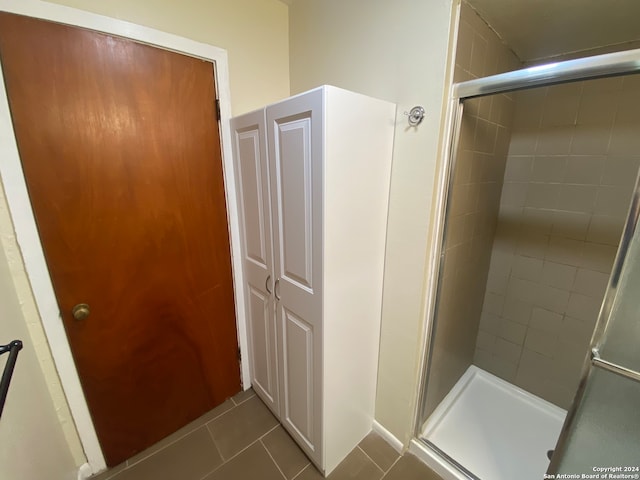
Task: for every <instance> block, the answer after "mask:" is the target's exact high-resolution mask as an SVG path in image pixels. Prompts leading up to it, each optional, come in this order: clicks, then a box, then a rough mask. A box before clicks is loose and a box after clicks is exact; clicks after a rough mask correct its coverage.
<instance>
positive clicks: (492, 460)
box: [412, 365, 567, 480]
mask: <svg viewBox="0 0 640 480" xmlns="http://www.w3.org/2000/svg"><path fill="white" fill-rule="evenodd" d="M566 414H567V412H566V411H565V410H563V409H561V408H559V407H557V406H555V405H553V404H551V403H549V402H547V401H545V400H543V399H541V398H539V397H536V396H535V395H532V394H531V393H529V392H526V391H524V390H522V389H520V388H518V387H516V386H514V385H511V384H510V383H508V382H505V381H504V380H502V379H500V378H498V377H496V376H494V375H491V374H490V373H488V372H485V371H484V370H482V369H480V368H478V367H476V366H475V365H472V366H471V367H469V369H468V370H467V371H466V372H465V374H464V375H463V376H462V377H461V378H460V380H458V383H456V385H455V386H454V387H453V388H452V389H451V391H450V392H449V394H448V395H447V396H446V397H445V399H444V400H443V401H442V403H440V405H438V407H437V408H436V410H435V411H434V412H433V414H432V415H431V417H429V419H428V420H427V422H426V423H425V425H424V428H423V430H422V436H421V437H422V438H423V439H425V440H428V441H429V442H431V443H432V444H433V445H435V446H436V447H437V448H439V449H440V450H441V451H443V452H444V453H446V454H447V455H448V456H449V457H451V458H453V459H454V460H455V461H456V462H458V463H459V464H460V465H462V466H463V467H464V468H465V469H466V470H468V471H469V472H471V473H472V474H473V475H474V476H476V477H477V478H479V479H481V480H513V479H516V478H517V479H518V480H540V479H541V478H543V476H544V473H545V472H546V470H547V467H548V465H549V460H548V458H547V451H548V450H551V449H553V448H555V445H556V441H557V439H558V435H559V434H560V429H561V428H562V423H563V422H564V418H565V416H566ZM415 449H416V445H413V446H412V450H414V451H415ZM422 450H423V451H422V452H415V453H417V454H418V455H419V456H421V457H422V458H423V460H425V461H426V462H427V463H428V464H431V466H432V467H433V468H434V470H436V471H437V472H438V473H440V474H441V475H444V476H445V478H447V479H448V480H449V479H450V480H457V479H467V478H468V477H467V476H465V475H462V473H461V472H459V471H458V470H457V469H453V468H450V467H448V466H447V464H446V462H442V461H441V460H440V459H439V458H438V456H437V455H436V454H435V453H434V452H433V451H429V450H430V449H429V448H422Z"/></svg>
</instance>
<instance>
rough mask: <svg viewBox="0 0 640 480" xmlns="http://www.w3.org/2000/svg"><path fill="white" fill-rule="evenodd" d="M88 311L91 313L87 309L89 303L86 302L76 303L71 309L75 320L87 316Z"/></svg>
mask: <svg viewBox="0 0 640 480" xmlns="http://www.w3.org/2000/svg"><path fill="white" fill-rule="evenodd" d="M89 313H91V312H90V310H89V305H87V304H86V303H79V304H78V305H76V306H75V307H73V310H71V314H72V315H73V318H75V319H76V320H84V319H85V318H87V317H88V316H89Z"/></svg>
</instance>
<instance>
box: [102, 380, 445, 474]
mask: <svg viewBox="0 0 640 480" xmlns="http://www.w3.org/2000/svg"><path fill="white" fill-rule="evenodd" d="M322 478H323V477H322V475H320V473H319V472H318V471H317V470H316V469H315V467H314V466H313V465H312V464H311V463H310V462H309V460H308V459H307V457H306V456H305V455H304V453H302V451H301V450H300V449H299V448H298V446H297V445H296V444H295V443H294V441H293V440H292V439H291V438H290V437H289V435H288V434H287V432H286V431H285V430H284V429H283V428H282V426H281V425H280V424H279V423H278V421H277V420H276V418H275V417H274V416H273V415H272V414H271V412H270V411H269V409H268V408H267V407H266V406H265V405H264V404H263V403H262V402H261V401H260V399H259V398H258V397H257V396H256V395H255V394H254V392H253V390H247V391H246V392H241V393H239V394H238V395H236V396H235V397H233V398H231V399H229V400H227V401H226V402H224V403H223V404H222V405H220V406H218V407H216V408H215V409H213V410H212V411H211V412H209V413H207V414H205V415H204V416H202V417H201V418H199V419H198V420H196V421H194V422H192V423H190V424H189V425H187V426H185V427H184V428H182V429H180V430H179V431H177V432H176V433H174V434H172V435H171V436H169V437H167V438H165V439H164V440H162V441H160V442H159V443H157V444H156V445H154V446H152V447H151V448H149V449H147V450H145V451H144V452H142V453H139V454H138V455H136V456H135V457H133V458H131V459H129V460H127V461H126V462H125V463H123V464H122V465H119V466H117V467H115V468H113V469H111V470H109V471H107V472H103V473H101V474H99V475H97V476H94V477H92V480H251V479H259V480H320V479H322ZM329 479H330V480H381V479H384V480H441V478H440V477H439V476H438V475H436V474H435V473H433V472H432V471H431V470H429V469H428V468H427V467H426V466H425V465H423V464H422V463H421V462H420V461H419V460H418V459H416V458H415V457H414V456H412V455H410V454H407V455H404V456H402V457H400V456H399V455H398V454H397V453H396V451H395V450H394V449H393V448H392V447H391V446H389V445H388V444H387V443H386V442H385V441H384V440H383V439H382V438H380V437H379V436H377V435H376V434H375V433H370V434H369V435H368V436H367V437H366V438H365V439H364V440H363V441H362V442H361V443H360V445H358V446H357V447H356V448H355V449H353V451H352V452H351V453H350V454H349V455H348V456H347V458H346V459H345V460H344V461H343V462H342V463H341V464H340V465H339V466H338V467H337V468H336V469H335V470H334V471H333V473H332V474H331V475H330V476H329Z"/></svg>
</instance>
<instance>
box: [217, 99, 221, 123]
mask: <svg viewBox="0 0 640 480" xmlns="http://www.w3.org/2000/svg"><path fill="white" fill-rule="evenodd" d="M216 115H217V116H218V121H220V100H218V99H217V98H216Z"/></svg>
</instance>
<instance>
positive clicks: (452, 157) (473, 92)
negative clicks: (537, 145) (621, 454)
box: [411, 49, 640, 480]
mask: <svg viewBox="0 0 640 480" xmlns="http://www.w3.org/2000/svg"><path fill="white" fill-rule="evenodd" d="M634 73H635V74H640V49H635V50H627V51H623V52H615V53H608V54H604V55H597V56H593V57H585V58H580V59H576V60H567V61H563V62H556V63H550V64H545V65H539V66H535V67H529V68H524V69H521V70H516V71H513V72H507V73H501V74H498V75H492V76H488V77H484V78H478V79H474V80H469V81H466V82H459V83H454V84H453V85H452V89H451V97H450V100H449V102H448V110H447V118H449V119H450V120H449V121H448V122H447V125H446V130H445V132H444V134H445V136H446V137H447V139H448V141H447V143H446V147H445V150H444V153H443V159H444V165H443V168H442V170H441V174H440V178H439V179H438V185H437V188H438V196H437V206H436V217H435V222H436V224H435V228H434V237H433V238H434V242H433V246H432V249H431V255H432V257H431V258H433V259H435V260H434V261H433V262H431V265H430V268H429V272H428V273H429V274H430V278H431V279H432V281H431V282H430V285H429V288H428V292H427V306H426V321H427V328H426V333H425V338H424V344H425V346H424V353H423V360H422V366H421V372H420V381H419V384H418V389H419V390H418V392H417V395H418V401H417V404H416V405H417V408H416V412H415V416H414V419H415V420H414V429H413V432H414V440H413V441H412V444H411V449H412V451H414V453H416V454H418V455H419V456H420V454H422V453H425V452H424V449H428V450H430V451H431V453H430V454H429V455H432V454H435V455H436V456H437V457H439V459H440V460H442V461H443V462H445V464H447V465H448V466H449V467H452V468H454V469H455V470H457V471H458V472H459V473H460V474H462V475H464V476H465V477H467V478H469V479H471V480H478V479H477V477H476V476H475V475H473V473H471V472H469V471H468V470H467V469H466V468H465V467H464V466H463V465H461V464H460V463H458V462H457V461H456V460H455V459H453V458H451V457H450V456H449V455H447V454H446V453H445V452H443V451H441V450H440V449H439V448H438V447H437V446H436V445H434V444H432V443H431V442H429V441H428V440H425V439H422V438H420V434H421V430H422V426H423V425H424V422H425V421H426V420H427V418H426V415H425V413H426V410H427V405H426V400H427V395H426V392H427V387H428V381H429V376H430V367H431V355H432V352H433V342H434V338H435V335H434V329H435V328H436V323H437V322H436V318H435V317H436V314H437V311H438V304H439V299H440V292H441V288H442V278H441V276H440V272H441V271H442V267H443V261H444V258H443V251H444V243H445V239H446V235H447V229H448V213H449V208H450V205H451V199H450V192H451V190H452V187H453V172H454V171H455V166H456V157H457V150H458V143H459V138H460V126H461V123H462V116H463V114H464V101H465V100H469V99H472V98H478V97H483V96H488V95H495V94H500V93H508V92H513V91H516V90H525V89H531V88H539V87H546V86H550V85H557V84H561V83H569V82H577V81H582V80H591V79H597V78H604V77H612V76H619V75H629V74H634ZM639 188H640V186H639V185H636V190H635V192H634V196H633V200H632V204H631V207H630V211H629V215H628V217H627V220H626V223H625V226H624V230H623V236H622V239H621V242H620V246H619V248H618V252H617V255H616V259H615V261H614V267H613V272H612V275H611V278H610V280H609V284H608V286H607V291H606V293H605V297H604V304H603V308H602V309H601V312H600V315H599V318H598V322H597V324H596V327H595V329H594V333H593V337H592V341H591V345H592V347H593V346H594V345H595V344H597V342H599V340H600V337H601V336H602V333H603V331H604V328H605V326H606V320H607V318H608V314H609V313H610V309H611V304H612V299H613V296H614V295H615V291H616V287H617V282H616V281H615V278H616V275H615V272H617V271H618V272H619V270H620V269H621V268H622V264H623V262H624V259H625V256H626V251H627V248H626V247H627V246H628V243H629V242H630V240H631V236H632V235H633V232H634V230H635V227H636V223H637V218H638V199H640V191H639ZM590 366H591V355H589V354H588V355H587V356H586V357H585V362H584V365H583V369H582V373H581V378H580V384H579V386H578V390H577V392H576V395H575V397H574V400H573V402H572V405H571V407H570V408H569V411H568V414H567V418H566V420H565V422H564V425H563V427H562V431H561V433H560V437H559V439H558V446H557V450H558V451H559V452H560V454H561V453H562V451H563V449H564V445H565V443H566V440H567V437H568V433H569V427H570V426H571V424H572V422H573V420H574V418H575V412H576V409H577V406H578V405H579V403H580V400H581V399H582V396H583V394H584V389H585V385H586V380H587V377H588V375H589V372H590ZM552 465H554V463H552Z"/></svg>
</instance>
